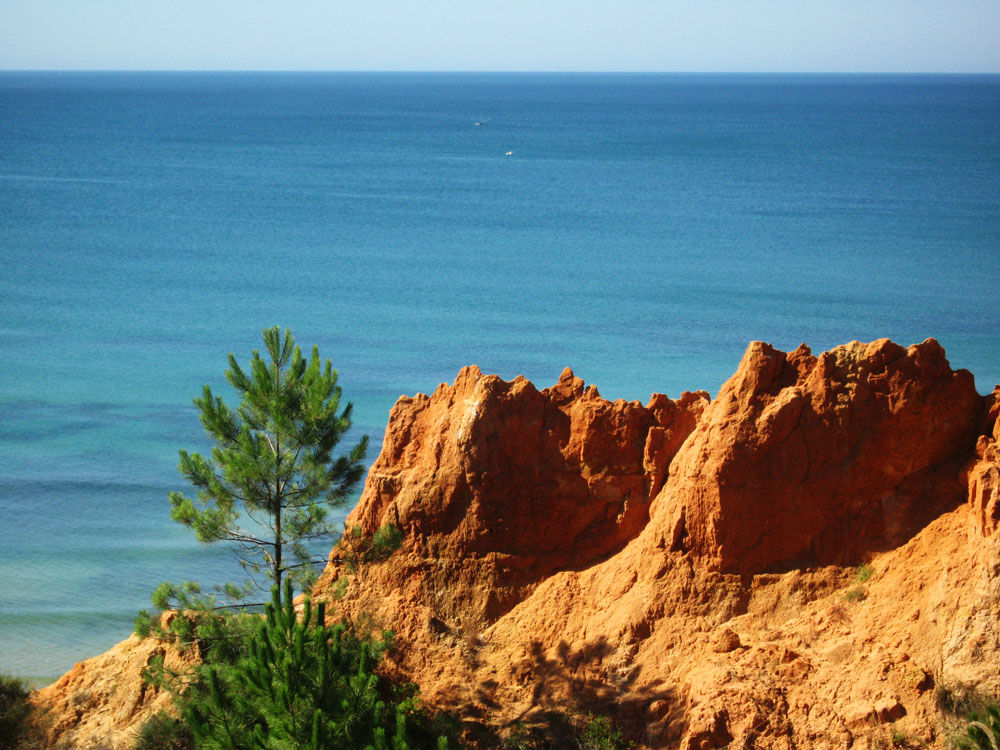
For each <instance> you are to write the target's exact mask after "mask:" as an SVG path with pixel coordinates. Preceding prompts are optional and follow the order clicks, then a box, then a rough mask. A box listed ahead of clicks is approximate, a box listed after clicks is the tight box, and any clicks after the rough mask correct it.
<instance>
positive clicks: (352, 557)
mask: <svg viewBox="0 0 1000 750" xmlns="http://www.w3.org/2000/svg"><path fill="white" fill-rule="evenodd" d="M402 542H403V532H402V530H401V529H399V528H398V527H396V526H394V525H392V524H391V523H384V524H382V525H381V526H379V527H378V529H377V530H376V531H375V533H374V534H373V535H372V536H371V537H365V536H363V535H362V532H361V527H360V526H354V527H352V528H350V529H345V531H344V535H343V536H342V537H341V539H340V542H338V549H339V552H340V555H341V559H342V560H343V561H344V562H346V563H347V566H348V568H349V569H350V570H351V572H356V571H357V570H358V568H359V567H361V566H362V565H371V564H376V563H380V562H384V561H385V560H387V559H388V558H389V556H390V555H391V554H392V553H393V552H395V551H396V550H397V549H399V546H400V544H402Z"/></svg>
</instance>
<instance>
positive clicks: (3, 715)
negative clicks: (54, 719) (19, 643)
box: [0, 674, 31, 747]
mask: <svg viewBox="0 0 1000 750" xmlns="http://www.w3.org/2000/svg"><path fill="white" fill-rule="evenodd" d="M30 693H31V691H30V690H28V687H27V685H25V684H24V682H23V681H21V680H19V679H17V678H16V677H10V676H8V675H5V674H0V747H16V746H17V742H18V741H19V740H20V739H22V737H23V736H24V731H25V729H26V726H27V720H28V713H29V712H30V710H31V707H30V706H29V705H28V695H30Z"/></svg>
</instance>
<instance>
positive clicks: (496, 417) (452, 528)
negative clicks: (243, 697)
mask: <svg viewBox="0 0 1000 750" xmlns="http://www.w3.org/2000/svg"><path fill="white" fill-rule="evenodd" d="M707 404H708V394H707V393H705V392H704V391H702V392H699V393H685V394H683V395H682V396H681V398H680V399H679V400H677V401H673V400H671V399H669V398H667V397H666V396H663V395H659V394H657V395H654V396H653V397H652V398H651V399H650V400H649V403H648V404H647V405H646V406H643V405H642V404H640V403H639V402H626V401H614V402H611V401H607V400H605V399H603V398H601V396H600V394H599V393H598V391H597V388H595V387H594V386H590V387H589V388H584V383H583V381H582V380H581V379H580V378H577V377H574V375H573V373H572V371H570V370H569V369H568V368H567V369H566V370H565V371H564V372H563V373H562V375H561V377H560V378H559V382H558V383H557V384H556V385H555V386H553V387H552V388H547V389H545V390H542V391H539V390H537V389H536V388H535V387H534V385H532V384H531V382H529V381H528V380H526V379H525V378H523V377H519V378H516V379H515V380H513V381H511V382H506V381H504V380H501V379H500V378H498V377H497V376H495V375H483V374H482V373H481V372H480V371H479V369H478V368H476V367H466V368H464V369H463V370H462V371H461V372H460V373H459V374H458V377H457V378H456V379H455V383H454V384H453V385H451V386H448V385H444V384H442V385H441V386H440V387H439V388H438V389H437V390H436V391H435V392H434V393H433V394H432V395H431V396H425V395H423V394H420V395H417V396H416V397H414V398H407V397H405V396H404V397H402V398H400V399H399V401H398V402H397V403H396V405H395V406H394V407H393V409H392V412H391V413H390V415H389V425H388V427H387V428H386V434H385V442H384V443H383V447H382V452H381V454H380V455H379V457H378V459H377V460H376V461H375V464H374V465H373V466H372V468H371V471H370V472H369V474H368V480H367V482H366V484H365V490H364V493H363V495H362V498H361V501H360V502H359V504H358V506H357V508H356V509H355V511H354V512H353V513H352V514H351V517H350V519H349V521H348V525H349V526H353V525H356V526H358V527H360V528H361V530H362V533H363V534H365V535H370V534H373V533H374V531H375V529H376V528H378V526H379V525H380V524H382V523H385V522H391V523H394V524H396V525H397V526H398V527H400V528H402V529H403V530H404V531H405V532H406V538H407V540H408V545H407V550H406V551H407V552H408V553H409V554H410V555H416V556H417V558H418V559H419V560H420V561H421V562H419V563H418V567H424V564H425V563H426V562H427V561H431V560H432V561H433V565H431V566H430V569H429V570H419V571H418V570H414V571H408V574H407V577H408V578H411V577H412V576H411V575H410V574H411V573H412V574H413V575H416V576H417V579H420V580H423V579H425V578H427V579H428V586H427V592H426V594H427V596H432V597H436V598H437V607H436V611H437V612H438V615H439V616H440V615H442V614H444V615H445V616H447V617H452V616H458V615H461V616H462V617H463V618H465V619H469V618H474V619H476V620H477V621H479V622H486V621H491V620H495V619H496V618H497V617H499V616H500V615H501V614H503V613H504V612H506V611H507V610H508V609H510V607H511V606H513V605H514V604H515V603H516V602H518V601H520V600H521V599H523V598H524V596H525V595H526V593H527V592H528V591H529V590H530V588H531V587H532V586H533V585H535V584H536V583H537V582H538V581H540V580H542V579H543V578H544V577H545V576H547V575H550V574H552V573H553V572H556V571H558V570H566V569H577V568H584V567H587V566H589V565H592V564H593V563H595V562H598V561H600V560H602V559H605V558H606V557H608V556H609V555H611V554H613V553H615V552H617V551H618V550H620V549H621V548H622V547H623V546H625V544H626V543H627V542H628V541H629V540H631V539H633V538H634V537H635V536H636V535H637V534H638V533H639V532H640V531H641V530H642V529H643V528H644V527H645V526H646V523H647V521H648V519H649V505H650V501H651V499H652V498H653V497H654V496H655V495H656V493H658V492H659V490H660V488H661V487H662V485H663V482H664V480H665V478H666V474H667V470H668V467H669V465H670V462H671V460H672V458H673V456H674V454H675V453H676V452H677V450H678V448H679V447H680V446H681V444H682V443H683V441H684V440H685V439H686V438H687V436H688V435H689V434H690V433H691V431H692V430H693V429H694V426H695V423H696V421H697V419H698V416H699V415H700V414H701V412H702V410H703V409H704V408H705V406H706V405H707ZM336 556H337V555H336V550H335V551H334V554H333V558H332V559H335V558H336ZM341 573H342V570H340V569H339V568H337V567H336V566H333V567H331V569H330V570H328V571H327V573H326V575H325V578H324V581H323V582H322V583H321V586H320V588H321V589H322V587H323V585H325V584H326V583H328V582H329V581H331V580H333V579H334V578H335V577H336V576H337V575H340V574H341ZM455 583H458V585H454V584H455Z"/></svg>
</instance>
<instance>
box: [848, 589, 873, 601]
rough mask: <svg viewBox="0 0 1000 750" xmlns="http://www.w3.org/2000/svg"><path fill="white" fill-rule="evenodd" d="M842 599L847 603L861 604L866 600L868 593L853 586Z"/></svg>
mask: <svg viewBox="0 0 1000 750" xmlns="http://www.w3.org/2000/svg"><path fill="white" fill-rule="evenodd" d="M844 598H845V599H846V600H847V601H849V602H852V603H853V602H863V601H864V600H865V599H867V598H868V592H867V591H865V587H864V586H855V587H854V588H853V589H851V590H850V591H848V592H847V593H846V594H844Z"/></svg>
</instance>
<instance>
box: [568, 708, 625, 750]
mask: <svg viewBox="0 0 1000 750" xmlns="http://www.w3.org/2000/svg"><path fill="white" fill-rule="evenodd" d="M578 742H579V745H580V748H581V750H628V749H629V748H631V747H633V746H634V743H633V742H631V741H630V740H626V739H625V737H624V735H623V734H622V733H621V731H620V730H619V729H616V728H615V727H614V725H613V724H612V723H611V720H610V719H608V717H606V716H592V715H589V714H588V716H587V721H586V722H585V723H584V725H583V728H582V729H581V730H580V736H579V739H578Z"/></svg>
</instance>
